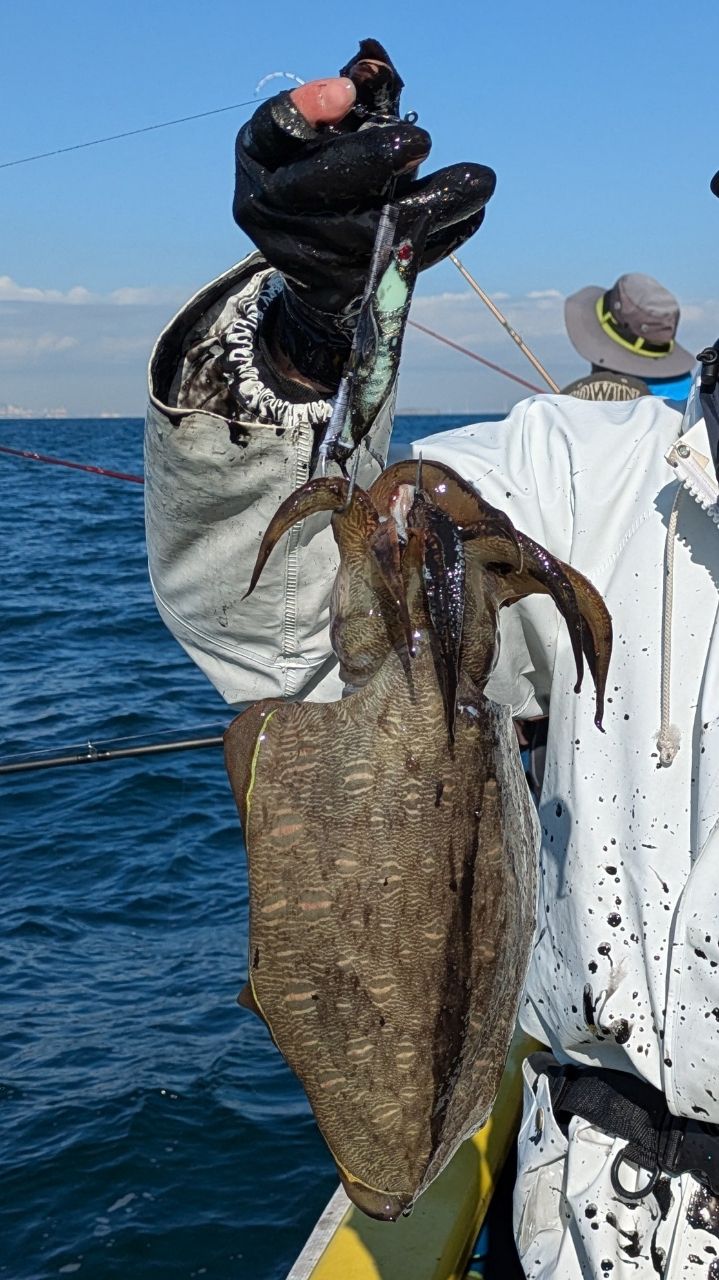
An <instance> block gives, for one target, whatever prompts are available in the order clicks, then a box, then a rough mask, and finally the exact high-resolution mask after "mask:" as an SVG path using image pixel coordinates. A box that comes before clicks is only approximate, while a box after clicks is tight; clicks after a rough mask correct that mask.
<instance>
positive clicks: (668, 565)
mask: <svg viewBox="0 0 719 1280" xmlns="http://www.w3.org/2000/svg"><path fill="white" fill-rule="evenodd" d="M681 495H682V488H681V486H680V487H679V488H678V489H677V492H676V494H675V496H674V502H673V503H672V509H671V513H670V515H669V525H668V528H667V540H666V544H665V549H664V616H663V619H662V687H661V723H660V726H659V734H658V736H657V750H658V751H659V764H660V765H661V766H662V768H664V769H668V768H669V766H670V765H671V764H673V763H674V758H675V756H676V754H677V751H678V750H679V746H680V742H681V734H680V732H679V729H678V728H677V726H676V725H674V724H671V723H670V703H671V677H672V608H673V604H674V544H675V542H676V536H677V518H678V515H679V500H680V498H681Z"/></svg>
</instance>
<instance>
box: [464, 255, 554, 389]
mask: <svg viewBox="0 0 719 1280" xmlns="http://www.w3.org/2000/svg"><path fill="white" fill-rule="evenodd" d="M449 256H450V259H451V261H452V262H453V263H454V265H455V267H456V268H457V270H458V272H459V274H460V275H461V276H463V277H464V279H465V280H466V281H467V283H468V284H469V285H471V287H472V288H473V289H474V292H475V293H476V294H477V296H478V297H479V298H481V299H482V302H483V303H484V305H485V306H486V307H488V308H489V310H490V311H491V312H492V315H493V316H494V318H495V320H497V321H498V322H499V323H500V324H501V326H502V328H503V329H506V331H507V333H508V334H509V336H510V338H511V339H512V341H513V342H516V344H517V346H518V347H519V350H520V351H521V352H522V354H523V355H525V356H526V357H527V359H528V361H529V363H530V364H531V365H533V366H534V368H535V369H536V370H537V373H538V374H539V375H540V377H542V378H544V381H545V382H546V384H547V386H548V387H549V389H550V391H554V392H555V393H556V394H557V395H559V394H560V389H559V387H558V386H557V384H556V382H555V381H554V378H551V377H550V376H549V374H548V373H547V370H546V369H545V367H544V365H543V364H541V362H540V361H539V360H538V359H537V357H536V356H535V354H534V352H533V351H531V350H530V349H529V347H528V346H527V344H526V342H525V341H524V339H523V338H522V337H521V335H520V334H518V333H517V330H516V329H513V328H512V326H511V324H510V323H509V321H508V319H507V317H506V316H503V315H502V312H501V311H500V309H499V307H498V306H497V305H496V303H494V302H493V301H492V299H491V298H490V297H489V294H486V293H485V292H484V289H482V288H480V286H479V285H478V284H477V281H476V280H475V278H474V276H473V275H472V274H471V273H470V272H469V271H468V270H467V268H466V267H465V266H464V263H462V262H460V260H459V258H458V257H457V255H456V254H455V253H450V255H449ZM525 385H526V386H529V383H526V384H525ZM537 390H539V391H541V390H542V388H541V387H538V388H537Z"/></svg>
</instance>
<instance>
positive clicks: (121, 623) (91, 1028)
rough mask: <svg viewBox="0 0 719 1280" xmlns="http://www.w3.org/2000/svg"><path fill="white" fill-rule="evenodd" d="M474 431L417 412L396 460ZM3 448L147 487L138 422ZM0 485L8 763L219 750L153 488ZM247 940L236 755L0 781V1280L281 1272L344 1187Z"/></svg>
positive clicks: (56, 481)
mask: <svg viewBox="0 0 719 1280" xmlns="http://www.w3.org/2000/svg"><path fill="white" fill-rule="evenodd" d="M477 416H479V415H477ZM471 420H472V418H471V417H464V418H459V417H456V418H452V419H449V418H429V417H424V418H421V417H412V418H403V419H399V420H398V423H397V428H396V432H395V440H394V448H393V454H394V455H395V456H402V454H403V452H404V451H405V448H404V447H405V446H406V445H407V443H408V442H409V441H410V440H412V439H414V438H417V437H419V436H422V435H426V434H430V433H432V432H433V431H437V430H442V429H446V428H448V427H451V426H453V425H459V424H460V423H461V422H468V421H471ZM0 443H2V444H6V445H9V446H11V447H14V448H25V449H33V450H35V451H37V452H40V453H46V454H52V455H55V456H59V457H63V458H70V459H74V460H77V461H81V462H88V463H93V464H95V465H100V466H103V467H108V468H113V469H116V470H120V471H126V472H131V473H140V472H141V470H142V424H141V422H139V421H134V420H121V421H119V420H107V421H94V420H89V419H85V420H80V421H62V422H48V421H42V422H30V421H23V422H13V421H8V420H4V421H0ZM0 481H1V483H2V502H1V503H0V537H1V539H2V596H1V604H0V609H1V612H2V627H1V629H0V682H1V687H2V702H1V704H0V706H1V709H0V757H2V760H3V761H5V760H7V759H14V758H20V757H21V756H24V754H25V753H30V752H37V753H40V754H50V753H53V752H55V751H57V750H59V749H60V748H66V747H68V746H71V745H77V746H78V747H82V746H83V745H84V744H86V743H87V742H88V741H93V742H98V741H103V742H104V741H106V740H108V739H117V738H122V739H132V738H137V739H140V740H143V741H145V740H155V739H158V740H159V739H160V738H161V737H162V735H166V736H167V737H168V738H169V737H173V738H174V737H183V736H194V735H195V734H196V733H198V732H199V733H200V734H201V735H210V734H216V733H220V732H221V731H222V729H223V728H224V727H225V725H226V724H227V723H228V721H229V719H230V715H229V713H228V711H227V708H226V707H225V705H224V704H223V703H222V701H221V700H220V699H219V697H218V696H217V694H215V692H214V690H213V689H212V688H211V686H210V685H209V684H208V683H207V682H206V680H205V678H204V677H203V676H202V675H201V674H200V673H199V672H198V671H197V670H196V669H195V668H194V667H193V665H192V663H191V662H190V661H189V659H187V658H186V657H185V655H184V654H183V652H182V651H181V650H180V648H179V646H177V645H176V644H175V642H174V640H172V638H171V637H170V635H169V633H168V632H167V631H166V630H165V628H164V627H163V625H162V623H161V622H160V620H159V618H158V617H157V615H156V613H155V609H154V606H153V603H152V597H151V593H150V589H149V585H148V582H147V576H146V569H145V547H144V530H143V509H142V503H143V490H142V488H141V486H140V485H135V484H130V483H126V482H122V481H119V480H113V479H108V478H103V477H98V476H94V475H87V474H84V473H82V472H79V471H71V470H67V469H65V468H63V467H53V466H45V465H41V464H39V463H34V462H29V461H24V460H19V459H15V458H10V457H7V456H2V455H0ZM117 745H127V744H126V743H124V742H123V743H118V744H117ZM246 945H247V886H246V872H245V862H244V851H243V845H242V837H241V831H240V826H239V821H238V818H237V813H236V810H235V806H234V802H233V800H232V797H231V794H230V791H229V786H228V783H227V780H226V777H225V773H224V768H223V764H222V753H221V751H219V750H205V751H194V752H191V753H183V754H176V755H171V756H163V757H150V758H146V759H140V760H124V761H119V762H113V763H100V764H96V765H90V766H80V767H74V768H63V769H56V770H49V771H46V772H42V773H32V774H26V775H10V776H4V777H3V776H0V986H1V990H2V995H1V997H0V1002H1V1007H2V1030H1V1032H0V1180H1V1184H2V1194H1V1195H0V1277H7V1278H8V1280H45V1278H46V1277H51V1276H57V1275H77V1276H78V1277H79V1280H120V1278H122V1280H127V1277H130V1276H132V1277H133V1280H135V1278H139V1280H184V1278H185V1277H188V1278H190V1277H200V1276H207V1277H209V1278H210V1280H211V1278H212V1277H215V1278H216V1280H245V1278H246V1280H250V1278H252V1280H282V1277H284V1276H285V1275H286V1273H287V1271H288V1269H289V1267H290V1265H291V1263H292V1261H293V1259H294V1257H295V1256H296V1254H297V1253H298V1251H299V1249H300V1247H301V1246H302V1244H303V1242H304V1240H305V1238H306V1236H307V1234H308V1233H309V1231H310V1230H311V1228H312V1226H313V1224H314V1222H315V1220H316V1218H317V1215H318V1214H319V1212H320V1210H321V1209H322V1207H323V1205H324V1204H325V1202H326V1201H327V1199H328V1198H329V1196H330V1195H331V1193H332V1191H333V1190H334V1188H335V1186H336V1175H335V1172H334V1166H333V1164H332V1161H331V1159H330V1157H329V1155H328V1153H327V1151H326V1148H325V1146H324V1143H323V1141H322V1139H321V1138H320V1136H319V1134H318V1132H317V1129H316V1126H315V1124H314V1121H313V1119H312V1115H311V1112H310V1109H309V1106H308V1104H307V1103H306V1101H305V1098H304V1094H303V1093H302V1090H301V1089H300V1087H299V1085H298V1083H297V1082H296V1081H295V1079H294V1077H293V1076H292V1074H291V1073H290V1071H289V1070H288V1068H287V1067H286V1066H285V1065H284V1063H283V1061H282V1059H281V1057H280V1055H279V1053H278V1052H277V1050H276V1049H275V1048H274V1047H273V1045H272V1044H271V1041H270V1039H269V1036H268V1034H267V1032H266V1030H265V1029H264V1028H263V1026H262V1025H261V1024H260V1022H259V1021H258V1020H257V1019H256V1018H254V1017H253V1016H252V1015H251V1014H248V1013H246V1012H245V1011H244V1010H241V1009H239V1008H238V1006H237V1004H236V995H237V993H238V991H239V990H240V987H241V986H242V984H243V982H244V978H245V975H246Z"/></svg>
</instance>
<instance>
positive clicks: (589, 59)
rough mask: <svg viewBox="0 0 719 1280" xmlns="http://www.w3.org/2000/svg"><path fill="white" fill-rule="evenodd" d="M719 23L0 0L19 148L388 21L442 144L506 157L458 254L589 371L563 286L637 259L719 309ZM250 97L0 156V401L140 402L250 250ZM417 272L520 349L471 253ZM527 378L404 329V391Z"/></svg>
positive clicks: (704, 10) (494, 337) (489, 157)
mask: <svg viewBox="0 0 719 1280" xmlns="http://www.w3.org/2000/svg"><path fill="white" fill-rule="evenodd" d="M717 26H719V22H718V21H717V10H716V3H715V0H714V2H713V3H710V0H698V2H697V3H695V4H694V5H693V6H692V7H691V9H689V8H687V7H686V6H678V5H676V3H674V2H673V0H654V3H649V2H648V0H639V2H637V3H633V4H629V3H627V2H626V0H622V2H621V3H620V2H619V0H602V2H601V3H594V4H592V5H589V4H586V3H584V4H582V3H579V0H574V3H566V2H565V0H559V2H558V3H551V2H550V3H547V4H540V3H537V2H536V0H533V2H530V0H515V3H514V4H511V5H509V4H506V3H505V4H498V3H491V4H490V3H485V2H482V0H475V2H474V3H471V4H470V3H469V2H468V0H465V2H464V3H458V2H455V0H449V2H445V3H444V4H442V5H441V6H438V5H437V4H436V2H435V3H433V4H429V3H428V0H417V2H416V3H414V4H412V5H409V4H404V3H399V4H395V5H393V6H388V5H387V4H386V3H384V4H380V3H378V2H377V0H365V3H363V4H362V6H361V8H360V6H356V7H354V6H350V5H347V4H337V3H332V4H330V3H323V2H320V3H315V4H314V5H312V6H311V7H309V8H308V9H307V10H303V9H302V8H301V7H300V6H299V5H297V4H290V3H288V0H278V2H277V3H275V4H274V5H270V4H269V3H264V4H262V5H258V4H253V5H251V4H248V3H246V2H244V0H242V2H238V0H235V2H234V3H231V2H230V0H213V3H212V4H211V5H202V4H197V3H192V4H190V3H188V2H187V0H173V3H169V2H167V0H154V3H152V4H147V3H143V4H140V3H139V2H138V0H126V2H125V3H124V4H123V5H122V6H111V5H105V4H102V5H101V4H98V3H97V0H94V2H92V3H91V2H90V0H73V2H72V4H70V5H58V4H57V2H56V0H53V2H52V3H50V2H49V0H31V2H30V3H28V4H25V5H12V6H10V5H7V6H4V12H3V46H4V58H3V75H2V81H1V83H0V120H1V121H2V124H1V125H0V162H2V161H3V160H12V159H15V158H19V157H21V156H23V155H26V154H29V153H32V152H36V151H44V150H49V149H51V148H53V147H61V146H65V145H70V144H72V143H75V142H79V141H84V140H86V139H90V138H94V137H99V136H101V135H103V134H107V133H114V132H119V131H121V130H126V129H133V128H140V127H142V126H144V125H147V124H151V123H154V122H155V121H161V120H164V119H170V118H173V117H175V116H181V115H186V114H190V113H193V112H199V111H203V110H209V109H211V108H213V107H220V106H224V105H226V104H228V103H231V102H238V101H242V100H244V99H247V98H252V97H253V92H254V87H255V85H256V83H257V81H258V80H259V79H260V78H261V77H262V76H264V75H266V74H267V73H268V72H270V71H274V70H278V69H281V70H287V71H292V72H294V73H296V74H297V75H299V76H302V77H303V78H305V79H310V78H312V77H313V76H316V75H322V74H328V73H331V72H333V71H335V70H336V69H337V68H338V67H339V66H340V65H341V64H342V63H343V62H344V61H345V60H346V59H347V58H348V56H349V55H350V54H351V53H352V52H353V51H354V48H355V47H356V43H357V41H358V39H359V38H360V37H362V36H365V35H374V36H376V37H377V38H378V39H380V40H382V41H383V42H384V43H385V44H386V45H387V47H388V49H389V51H390V52H391V54H392V55H393V57H394V58H395V60H396V62H397V64H398V66H399V69H400V71H401V73H402V75H403V77H404V79H405V82H406V85H407V88H406V90H405V95H404V99H403V105H404V108H405V110H410V109H414V110H417V111H418V112H419V117H420V122H421V123H422V124H423V125H424V126H425V127H426V128H428V129H429V131H430V132H431V134H432V136H433V139H434V147H433V154H432V157H431V162H430V163H431V164H433V165H434V164H444V163H448V162H450V161H453V160H460V159H472V160H479V161H482V162H485V163H487V164H490V165H492V166H493V167H494V168H495V169H496V170H497V173H498V177H499V181H498V187H497V193H496V195H495V197H494V199H493V200H492V203H491V205H490V207H489V210H488V214H487V219H486V222H485V225H484V227H483V228H482V230H481V231H480V233H479V234H478V235H477V236H476V237H475V239H474V240H473V241H472V242H471V244H470V245H469V246H468V247H467V248H466V249H465V251H464V254H463V257H464V260H465V261H466V263H467V265H468V266H469V267H470V269H471V270H472V271H473V272H474V273H475V274H476V275H477V277H478V278H479V280H480V281H481V283H482V284H483V286H484V287H485V288H486V289H487V290H488V291H489V292H490V293H492V294H494V295H495V296H497V297H500V298H501V299H502V305H503V306H505V307H506V309H507V312H508V314H509V315H510V317H511V318H512V319H513V321H514V323H515V324H517V325H518V327H520V328H521V327H523V328H524V329H525V331H526V336H527V337H528V338H529V340H530V341H531V342H532V343H533V344H534V345H535V346H536V348H537V351H538V354H539V355H540V356H541V357H542V358H544V359H545V360H546V362H547V364H548V365H549V366H550V367H551V369H552V372H554V373H555V376H557V377H558V380H560V381H562V380H566V379H567V378H569V377H570V376H573V375H574V374H576V373H579V372H580V371H581V369H582V367H583V366H582V362H581V360H579V359H578V358H577V357H575V356H574V355H573V353H572V350H571V348H570V347H569V345H568V343H567V342H566V339H565V338H564V336H563V326H562V299H563V296H564V295H565V294H567V293H569V292H572V291H573V290H574V289H576V288H579V287H580V286H581V285H583V284H587V283H596V284H609V283H611V282H612V281H613V280H614V278H615V277H616V276H617V275H618V274H620V273H621V272H622V271H629V270H640V271H646V272H648V273H649V274H652V275H655V276H657V277H658V278H659V279H660V280H661V281H662V282H663V283H664V284H666V285H667V286H668V287H669V288H670V289H672V291H673V292H675V293H676V294H677V295H678V296H679V298H680V300H681V302H682V306H683V312H684V317H685V323H684V325H683V328H682V330H681V331H680V336H683V337H684V339H685V341H686V342H687V344H688V345H689V346H692V345H695V346H696V345H697V343H702V344H703V343H705V342H706V341H709V340H710V339H713V338H714V337H715V336H716V333H715V330H719V303H717V301H716V299H718V298H719V263H718V262H717V256H718V255H717V254H716V252H715V251H714V250H713V248H712V246H713V243H714V242H715V241H716V240H717V238H718V237H719V202H717V201H716V200H714V198H713V197H712V196H711V195H710V193H709V190H708V181H709V178H710V176H711V174H712V173H713V171H714V169H715V168H719V141H717V142H716V143H715V144H712V143H711V141H709V142H707V139H708V138H709V139H711V136H712V133H713V132H714V121H715V120H716V116H717V97H716V90H715V85H716V72H715V66H716V50H717V40H716V39H710V38H709V37H708V33H709V32H711V30H713V29H714V28H716V27H717ZM279 87H281V86H279ZM249 110H250V108H247V109H244V110H241V111H238V112H236V113H228V114H226V115H221V116H216V117H213V118H210V119H206V120H199V121H196V122H194V123H191V124H186V125H182V126H178V127H176V128H173V129H167V130H162V131H159V132H156V133H151V134H148V135H144V136H141V137H139V138H131V139H127V140H124V141H121V142H116V143H111V144H108V145H107V146H103V147H98V148H92V149H89V150H87V151H80V152H77V153H73V154H70V155H65V156H59V157H55V158H51V159H48V160H43V161H39V162H37V163H35V164H28V165H24V166H19V167H17V168H11V169H5V170H0V192H1V197H0V277H1V279H0V405H1V404H3V403H10V404H15V405H18V406H19V407H21V408H27V409H29V410H32V411H34V412H39V411H42V410H43V409H45V408H52V407H64V408H66V409H67V411H68V412H69V413H71V414H74V413H84V414H94V413H99V412H102V411H105V412H108V413H113V412H115V413H123V414H126V413H127V414H129V413H134V414H140V413H142V411H143V405H144V365H145V363H146V357H147V355H148V353H149V347H150V346H151V343H152V340H153V338H154V336H155V334H156V333H157V331H158V330H159V328H160V327H161V326H162V324H163V323H164V321H165V320H166V319H167V318H169V316H170V315H171V314H172V312H173V311H174V309H175V308H176V307H177V306H178V305H179V304H180V303H181V302H182V300H183V299H184V298H185V297H186V296H188V295H189V294H190V293H191V292H192V291H193V290H194V289H195V288H196V287H198V286H199V285H200V284H202V283H203V282H205V281H206V280H208V279H210V278H211V277H212V276H213V275H215V274H217V273H219V272H220V271H222V270H224V269H225V268H226V267H227V266H228V265H229V264H230V263H232V262H233V261H236V260H237V259H239V258H240V257H241V256H242V255H243V253H244V252H245V251H246V249H247V247H248V246H247V242H246V241H245V240H244V237H243V236H242V235H241V233H240V232H239V231H238V229H237V228H236V227H235V225H234V223H233V221H232V216H231V211H230V204H231V197H232V185H233V159H232V153H233V141H234V135H235V132H236V129H237V127H238V126H239V124H240V123H241V121H242V119H243V118H244V117H245V116H246V114H247V113H248V111H249ZM70 291H74V292H72V293H71V292H70ZM418 294H419V300H418V303H417V308H418V310H417V318H418V319H422V320H423V321H424V322H425V323H427V324H430V325H432V326H433V327H435V328H437V329H442V331H443V332H446V333H448V334H450V335H451V336H453V337H455V338H457V339H459V340H460V341H465V342H467V344H468V345H471V346H474V347H475V348H476V349H477V350H479V351H481V352H482V353H483V354H485V355H487V356H488V357H489V358H490V359H494V360H499V361H500V362H506V364H507V365H508V366H509V367H510V368H512V369H514V370H515V371H518V372H519V371H522V368H523V366H522V362H521V356H519V355H518V354H515V352H514V350H513V348H512V346H511V343H510V342H509V340H508V339H507V337H506V335H504V334H503V333H502V332H501V331H500V330H499V329H498V328H497V327H496V325H495V324H494V322H492V321H491V320H489V321H488V319H487V318H486V317H485V315H484V313H483V310H482V308H481V304H480V303H479V302H478V301H477V300H475V299H474V298H473V296H472V295H471V294H468V292H467V290H466V286H465V285H464V284H463V283H462V281H461V280H460V278H459V276H458V275H457V274H456V272H454V270H453V269H452V268H451V267H450V266H447V265H445V266H443V267H441V268H438V269H436V270H434V271H433V272H431V273H429V274H427V275H425V276H423V277H422V280H421V283H420V286H419V289H418ZM526 368H527V370H528V369H529V366H527V367H526ZM529 376H530V377H531V376H532V375H531V372H530V373H529ZM519 394H521V392H520V391H519V389H517V392H516V393H515V391H514V389H513V386H512V384H511V383H508V382H504V381H503V380H501V379H499V378H498V377H497V376H496V375H491V374H484V373H482V372H481V371H480V370H479V367H478V366H476V365H473V364H472V363H470V362H469V361H467V360H465V359H463V358H462V357H461V356H459V355H454V354H452V353H449V352H448V351H446V350H445V349H443V348H441V347H435V346H434V345H433V344H432V343H431V342H430V340H429V339H426V338H419V337H413V338H412V339H411V341H410V342H409V343H408V345H407V350H406V359H405V368H404V373H403V381H402V390H401V399H402V400H403V402H404V404H405V405H406V406H409V405H412V406H418V407H419V406H425V407H428V408H430V409H436V408H447V409H450V410H465V409H467V410H469V411H473V410H476V411H481V410H482V409H494V408H505V407H506V406H507V404H508V403H511V402H512V401H513V399H514V398H516V395H519Z"/></svg>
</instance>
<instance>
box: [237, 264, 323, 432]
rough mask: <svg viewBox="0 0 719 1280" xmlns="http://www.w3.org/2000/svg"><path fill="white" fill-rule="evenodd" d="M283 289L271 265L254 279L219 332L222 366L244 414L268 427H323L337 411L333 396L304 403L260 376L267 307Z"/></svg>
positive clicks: (240, 410) (238, 405)
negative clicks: (286, 395)
mask: <svg viewBox="0 0 719 1280" xmlns="http://www.w3.org/2000/svg"><path fill="white" fill-rule="evenodd" d="M281 291H282V281H281V279H280V277H279V276H278V275H277V274H276V272H274V271H272V270H271V269H270V270H267V271H261V272H258V273H257V275H255V276H254V277H253V278H252V280H251V281H250V283H249V285H248V286H247V287H246V289H244V290H243V292H242V295H241V296H240V297H239V298H238V300H237V312H236V316H235V319H234V320H233V322H232V324H231V325H229V327H228V328H227V329H226V330H225V332H224V333H222V334H220V335H219V336H218V341H219V345H220V347H221V353H220V355H219V357H218V365H219V370H220V371H221V373H222V375H223V377H224V378H225V379H226V382H227V385H228V388H229V389H230V391H231V393H232V397H233V399H234V401H235V402H236V404H237V407H238V410H239V412H240V413H241V414H242V415H243V416H244V415H247V417H249V418H254V419H255V420H256V421H257V422H258V423H260V424H262V425H263V426H265V425H266V426H274V427H284V428H292V427H299V426H309V427H320V426H323V425H324V424H325V423H327V422H329V419H330V416H331V413H332V404H331V402H330V401H329V400H319V399H318V400H310V401H308V402H306V403H304V404H298V403H295V402H293V401H291V400H285V399H283V398H282V397H281V396H280V395H278V394H277V392H276V390H273V388H272V387H270V386H268V385H267V383H266V382H265V381H263V379H262V377H261V375H260V367H259V366H261V365H262V364H263V363H264V362H263V361H262V360H261V347H260V341H259V330H260V327H261V325H262V321H263V319H264V317H265V315H266V314H267V311H268V308H269V307H270V305H271V304H272V302H274V300H275V299H276V298H277V297H279V295H280V293H281Z"/></svg>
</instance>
